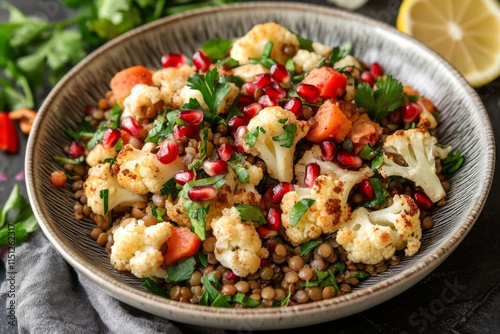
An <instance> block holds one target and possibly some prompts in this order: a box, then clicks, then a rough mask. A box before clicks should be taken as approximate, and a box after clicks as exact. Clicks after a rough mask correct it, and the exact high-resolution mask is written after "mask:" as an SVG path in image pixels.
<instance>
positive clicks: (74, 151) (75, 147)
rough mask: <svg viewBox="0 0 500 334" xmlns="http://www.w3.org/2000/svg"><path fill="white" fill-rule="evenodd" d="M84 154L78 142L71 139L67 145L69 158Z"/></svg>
mask: <svg viewBox="0 0 500 334" xmlns="http://www.w3.org/2000/svg"><path fill="white" fill-rule="evenodd" d="M84 154H85V149H84V148H83V146H82V145H80V143H78V142H76V141H73V142H71V144H70V145H69V151H68V155H69V157H70V158H71V159H76V158H79V157H81V156H82V155H84Z"/></svg>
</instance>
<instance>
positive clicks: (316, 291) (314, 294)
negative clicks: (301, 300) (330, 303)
mask: <svg viewBox="0 0 500 334" xmlns="http://www.w3.org/2000/svg"><path fill="white" fill-rule="evenodd" d="M306 291H307V294H308V295H309V298H311V299H312V300H313V301H318V300H321V299H323V289H321V288H320V287H319V286H313V287H310V288H307V289H306Z"/></svg>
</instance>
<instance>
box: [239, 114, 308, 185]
mask: <svg viewBox="0 0 500 334" xmlns="http://www.w3.org/2000/svg"><path fill="white" fill-rule="evenodd" d="M308 130H309V125H308V124H307V122H306V121H300V120H297V118H296V117H295V115H294V114H293V113H292V112H291V111H288V110H285V109H283V108H281V107H267V108H264V109H262V110H261V111H260V112H259V114H257V116H255V117H254V118H252V119H251V120H250V123H249V124H248V133H247V134H246V135H245V136H244V138H243V149H244V150H245V152H247V153H250V154H252V155H254V156H259V157H260V158H261V159H262V160H264V162H265V163H266V165H267V172H268V173H269V175H270V176H271V177H273V178H275V179H277V180H279V181H286V182H290V181H292V179H293V155H294V152H295V146H296V145H297V142H298V141H299V140H300V139H302V138H304V137H305V136H306V134H307V131H308Z"/></svg>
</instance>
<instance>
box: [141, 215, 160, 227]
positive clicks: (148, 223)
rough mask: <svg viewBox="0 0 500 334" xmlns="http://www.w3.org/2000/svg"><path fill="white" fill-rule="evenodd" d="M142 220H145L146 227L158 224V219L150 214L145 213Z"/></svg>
mask: <svg viewBox="0 0 500 334" xmlns="http://www.w3.org/2000/svg"><path fill="white" fill-rule="evenodd" d="M142 220H143V221H144V226H146V227H148V226H153V225H156V224H158V220H157V219H156V218H155V217H154V216H153V215H150V214H147V215H144V216H143V217H142Z"/></svg>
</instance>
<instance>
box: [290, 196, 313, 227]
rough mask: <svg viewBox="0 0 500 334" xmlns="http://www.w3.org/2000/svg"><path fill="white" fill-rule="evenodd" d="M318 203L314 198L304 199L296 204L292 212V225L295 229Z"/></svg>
mask: <svg viewBox="0 0 500 334" xmlns="http://www.w3.org/2000/svg"><path fill="white" fill-rule="evenodd" d="M314 202H316V201H315V200H314V199H312V198H304V199H301V200H300V201H298V202H297V203H295V204H294V205H293V207H292V210H290V225H291V226H292V227H294V226H295V225H297V223H298V222H299V220H300V218H302V216H303V215H304V214H305V213H306V212H307V210H309V208H310V207H311V206H312V205H313V204H314Z"/></svg>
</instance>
